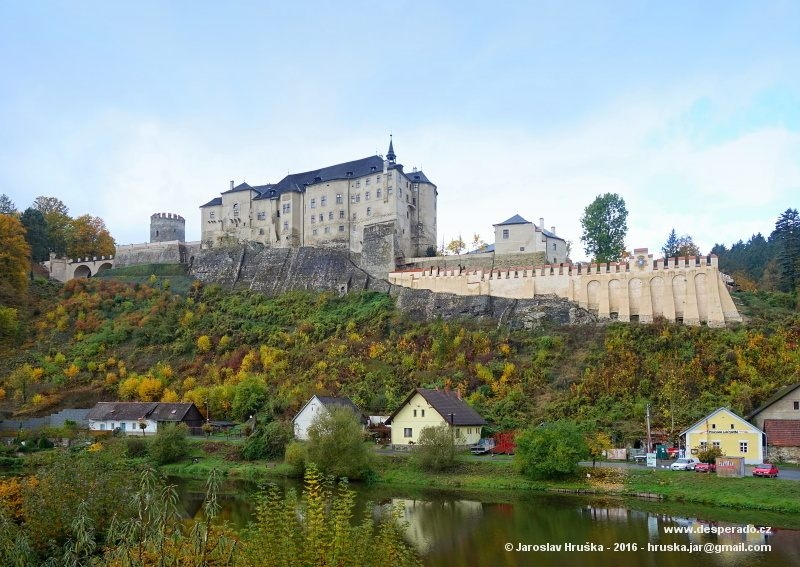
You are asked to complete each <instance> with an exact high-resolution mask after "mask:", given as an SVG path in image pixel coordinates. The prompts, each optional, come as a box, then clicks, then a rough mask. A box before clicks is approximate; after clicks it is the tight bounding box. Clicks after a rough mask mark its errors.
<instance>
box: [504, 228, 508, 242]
mask: <svg viewBox="0 0 800 567" xmlns="http://www.w3.org/2000/svg"><path fill="white" fill-rule="evenodd" d="M503 240H508V229H507V228H504V229H503Z"/></svg>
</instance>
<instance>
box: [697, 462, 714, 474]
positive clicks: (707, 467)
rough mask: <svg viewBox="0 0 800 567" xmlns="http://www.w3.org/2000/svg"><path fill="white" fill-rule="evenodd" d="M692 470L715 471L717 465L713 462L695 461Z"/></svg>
mask: <svg viewBox="0 0 800 567" xmlns="http://www.w3.org/2000/svg"><path fill="white" fill-rule="evenodd" d="M694 470H695V471H696V472H708V473H712V472H717V465H715V464H714V463H697V464H696V465H695V466H694Z"/></svg>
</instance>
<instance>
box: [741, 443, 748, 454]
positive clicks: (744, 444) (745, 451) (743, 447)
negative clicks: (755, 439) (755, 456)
mask: <svg viewBox="0 0 800 567" xmlns="http://www.w3.org/2000/svg"><path fill="white" fill-rule="evenodd" d="M739 452H740V453H747V441H739Z"/></svg>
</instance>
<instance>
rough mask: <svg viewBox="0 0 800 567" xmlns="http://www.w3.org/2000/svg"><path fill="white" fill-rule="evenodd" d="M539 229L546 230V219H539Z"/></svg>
mask: <svg viewBox="0 0 800 567" xmlns="http://www.w3.org/2000/svg"><path fill="white" fill-rule="evenodd" d="M539 229H540V230H544V217H539Z"/></svg>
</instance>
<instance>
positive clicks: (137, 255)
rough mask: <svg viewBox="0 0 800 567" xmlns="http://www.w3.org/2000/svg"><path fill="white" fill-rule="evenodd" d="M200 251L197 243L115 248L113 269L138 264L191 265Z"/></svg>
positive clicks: (162, 243)
mask: <svg viewBox="0 0 800 567" xmlns="http://www.w3.org/2000/svg"><path fill="white" fill-rule="evenodd" d="M199 251H200V243H199V242H181V241H179V240H172V241H170V242H145V243H143V244H124V245H120V246H117V255H116V257H115V262H114V267H116V268H122V267H125V266H135V265H138V264H191V262H192V259H193V257H195V256H196V255H197V253H198V252H199Z"/></svg>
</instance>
